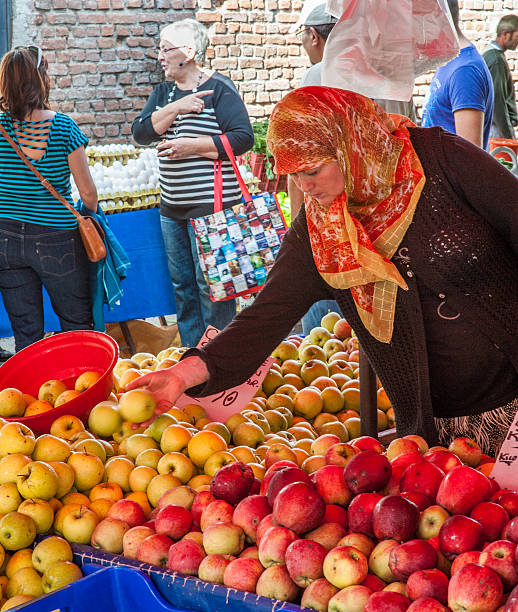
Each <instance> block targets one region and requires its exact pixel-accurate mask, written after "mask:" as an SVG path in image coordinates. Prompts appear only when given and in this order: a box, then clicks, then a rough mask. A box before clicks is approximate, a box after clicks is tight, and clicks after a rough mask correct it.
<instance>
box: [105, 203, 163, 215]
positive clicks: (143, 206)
mask: <svg viewBox="0 0 518 612" xmlns="http://www.w3.org/2000/svg"><path fill="white" fill-rule="evenodd" d="M159 207H160V202H156V203H155V204H141V205H140V206H131V205H127V206H124V207H122V208H106V209H104V208H103V212H104V214H105V215H114V214H116V213H125V212H133V211H134V210H146V209H147V208H159Z"/></svg>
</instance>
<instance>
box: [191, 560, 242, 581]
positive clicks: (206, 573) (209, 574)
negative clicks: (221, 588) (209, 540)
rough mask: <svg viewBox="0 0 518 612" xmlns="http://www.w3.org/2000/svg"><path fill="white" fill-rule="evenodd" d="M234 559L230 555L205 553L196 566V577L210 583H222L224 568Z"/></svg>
mask: <svg viewBox="0 0 518 612" xmlns="http://www.w3.org/2000/svg"><path fill="white" fill-rule="evenodd" d="M234 559H235V557H233V556H231V555H217V554H213V555H207V556H206V557H204V558H203V559H202V560H201V563H200V565H199V567H198V578H200V579H201V580H204V581H205V582H211V583H212V584H223V576H224V575H225V569H226V568H227V565H229V563H230V562H231V561H233V560H234Z"/></svg>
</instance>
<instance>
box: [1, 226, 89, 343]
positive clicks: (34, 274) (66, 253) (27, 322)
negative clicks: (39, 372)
mask: <svg viewBox="0 0 518 612" xmlns="http://www.w3.org/2000/svg"><path fill="white" fill-rule="evenodd" d="M42 285H43V286H44V287H45V289H46V290H47V292H48V294H49V297H50V301H51V303H52V308H53V309H54V311H55V313H56V314H57V316H58V317H59V322H60V325H61V331H70V330H74V329H92V328H93V320H92V304H91V298H90V287H89V280H88V259H87V257H86V254H85V251H84V247H83V243H82V241H81V237H80V236H79V232H78V230H77V229H60V228H54V227H50V226H48V225H37V224H34V223H23V222H21V221H14V220H10V219H0V291H1V292H2V297H3V300H4V306H5V309H6V311H7V314H8V315H9V321H10V322H11V327H12V329H13V332H14V338H15V346H16V350H17V351H19V350H21V349H22V348H25V347H26V346H29V344H32V343H33V342H36V341H37V340H41V339H42V338H43V335H44V320H43V295H42Z"/></svg>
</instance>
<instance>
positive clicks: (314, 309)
mask: <svg viewBox="0 0 518 612" xmlns="http://www.w3.org/2000/svg"><path fill="white" fill-rule="evenodd" d="M328 312H337V313H338V314H339V315H341V313H342V311H341V310H340V306H338V304H337V303H336V302H335V301H334V300H320V302H316V304H313V306H311V308H310V309H309V310H308V311H307V312H306V314H305V315H304V316H303V317H302V333H303V334H304V335H305V336H307V335H308V334H309V332H310V331H311V330H312V329H313V328H314V327H320V321H321V320H322V317H323V316H324V315H326V314H327V313H328Z"/></svg>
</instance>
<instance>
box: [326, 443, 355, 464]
mask: <svg viewBox="0 0 518 612" xmlns="http://www.w3.org/2000/svg"><path fill="white" fill-rule="evenodd" d="M359 452H360V449H359V448H356V447H355V446H353V445H352V444H348V443H347V442H337V443H336V444H333V446H330V447H329V448H328V449H327V451H326V454H325V455H324V458H325V461H326V464H327V465H338V466H340V467H345V466H346V465H347V464H348V463H349V461H350V460H351V459H352V458H353V457H354V456H355V455H357V454H358V453H359Z"/></svg>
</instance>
